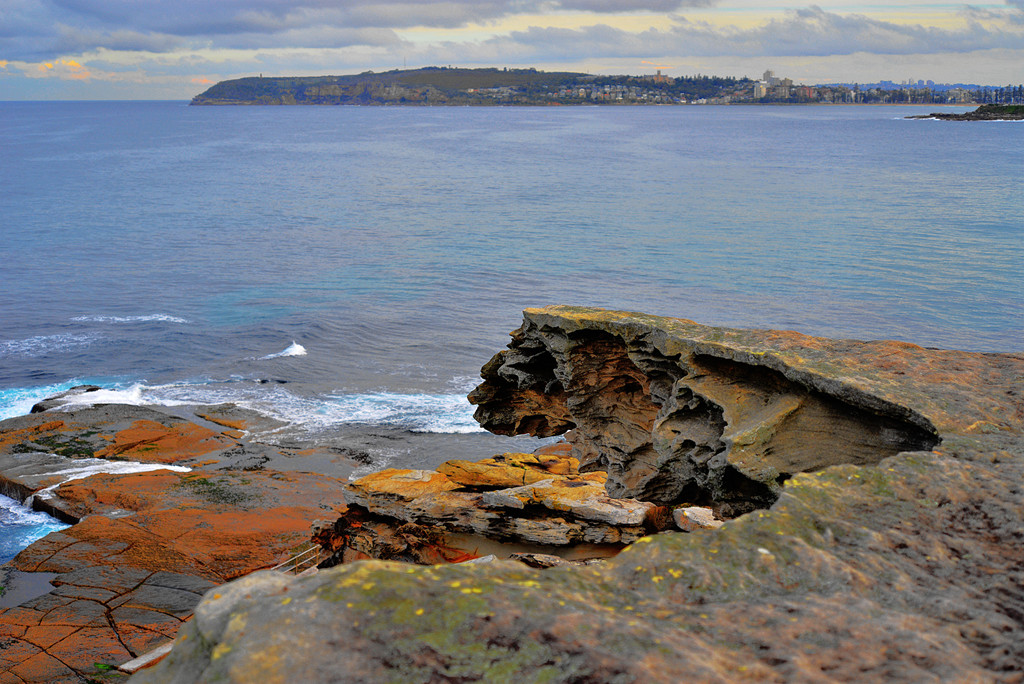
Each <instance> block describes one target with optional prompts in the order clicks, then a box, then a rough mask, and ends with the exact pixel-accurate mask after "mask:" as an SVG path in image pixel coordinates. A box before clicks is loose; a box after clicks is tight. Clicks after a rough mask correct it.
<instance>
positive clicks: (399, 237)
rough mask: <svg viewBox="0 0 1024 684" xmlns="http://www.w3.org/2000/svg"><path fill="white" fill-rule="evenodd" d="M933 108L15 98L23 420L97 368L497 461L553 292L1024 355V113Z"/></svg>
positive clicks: (124, 383) (11, 356)
mask: <svg viewBox="0 0 1024 684" xmlns="http://www.w3.org/2000/svg"><path fill="white" fill-rule="evenodd" d="M922 111H924V112H926V111H930V110H929V109H927V108H926V109H924V110H922V109H917V108H908V107H842V106H836V107H564V108H448V107H440V108H399V107H395V108H390V107H388V108H371V107H266V108H260V107H189V106H187V105H186V103H182V102H22V103H15V102H9V103H0V150H2V158H0V282H2V295H0V418H5V417H10V416H13V415H18V414H20V413H24V412H26V411H27V410H28V408H29V407H30V406H31V405H32V403H33V402H34V401H36V400H38V399H40V398H43V397H45V396H48V395H50V394H53V393H54V392H55V391H59V390H61V389H64V388H67V387H70V386H72V385H74V384H79V383H82V382H91V383H95V384H101V385H103V386H104V387H107V388H109V389H110V390H111V394H110V395H109V396H110V397H111V399H116V400H122V401H129V402H133V403H143V404H144V403H156V404H174V403H217V402H222V401H234V402H236V403H239V404H242V405H244V406H248V407H251V408H255V409H258V410H260V411H262V412H264V413H267V414H269V415H272V416H275V417H277V418H280V419H282V420H285V421H287V422H288V423H289V424H290V425H291V426H292V427H293V428H294V431H298V433H301V434H302V435H303V436H304V437H305V438H309V439H329V440H341V441H344V440H345V439H347V438H348V437H349V436H351V435H356V434H357V435H358V436H359V439H361V440H362V441H363V442H364V443H365V442H366V441H367V440H369V441H370V442H373V444H375V446H374V447H373V449H371V451H372V452H373V454H374V457H375V459H376V460H377V464H378V465H381V466H382V465H384V464H388V463H392V464H405V465H411V464H424V465H430V464H435V463H437V462H439V461H441V460H445V459H446V458H452V457H473V458H480V457H483V456H486V455H489V454H490V453H493V452H494V451H495V450H501V449H502V448H503V447H502V444H504V443H502V442H499V441H495V440H497V438H493V437H491V436H489V435H486V434H483V433H480V432H478V431H477V428H476V425H475V423H474V422H473V420H472V417H471V416H472V408H471V407H470V406H469V405H468V404H467V403H466V402H465V399H464V396H465V394H466V392H467V391H468V390H469V389H470V388H471V387H472V386H473V385H474V384H475V382H476V379H477V373H478V370H479V368H480V366H481V365H482V364H483V363H485V362H486V361H487V360H488V359H489V358H490V356H491V355H492V354H493V353H495V352H496V351H498V350H499V349H500V348H502V347H503V346H504V345H505V344H506V342H507V339H508V338H507V333H508V331H510V330H511V329H513V328H515V327H516V326H517V325H518V323H519V321H520V312H521V310H522V309H523V308H524V307H528V306H540V305H545V304H551V303H566V304H580V305H593V306H603V307H610V308H616V309H626V310H640V311H645V312H649V313H656V314H664V315H669V316H681V317H685V318H692V319H695V320H697V321H699V322H703V323H710V324H717V325H731V326H746V327H764V328H787V329H796V330H799V331H801V332H805V333H810V334H818V335H828V336H834V337H851V338H859V339H879V338H897V339H902V340H908V341H911V342H916V343H918V344H922V345H926V346H938V347H955V348H962V349H970V350H980V351H1009V350H1020V349H1022V347H1024V344H1022V342H1021V340H1022V339H1024V297H1022V292H1024V287H1022V285H1024V282H1022V281H1024V222H1022V221H1021V216H1022V215H1024V192H1022V190H1024V154H1021V152H1022V150H1024V125H1022V124H1020V123H1012V122H996V123H970V124H965V123H953V122H941V121H928V120H907V119H905V118H904V117H905V116H907V115H909V114H917V113H922ZM294 431H293V432H292V433H290V434H292V435H294V434H295V432H294ZM2 515H4V514H3V513H2V512H0V516H2ZM8 517H9V516H8ZM4 534H6V532H5V533H4Z"/></svg>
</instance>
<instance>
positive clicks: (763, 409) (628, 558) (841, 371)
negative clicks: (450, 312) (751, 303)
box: [132, 308, 1024, 684]
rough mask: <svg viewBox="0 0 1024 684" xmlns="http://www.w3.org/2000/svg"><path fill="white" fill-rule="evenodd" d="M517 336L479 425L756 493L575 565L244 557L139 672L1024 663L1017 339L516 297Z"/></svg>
mask: <svg viewBox="0 0 1024 684" xmlns="http://www.w3.org/2000/svg"><path fill="white" fill-rule="evenodd" d="M513 347H514V349H512V350H510V351H509V352H506V353H504V354H503V355H502V356H500V357H499V358H498V359H496V361H495V362H494V363H492V364H490V365H489V367H488V377H487V383H486V385H485V389H484V390H482V391H480V392H477V393H476V395H475V396H476V398H477V400H478V401H479V403H480V404H481V411H482V413H481V416H482V418H483V420H484V421H485V422H486V423H487V424H489V425H493V426H495V427H499V428H501V429H504V430H508V431H521V430H524V429H529V430H531V431H534V432H537V433H548V434H551V433H557V432H561V431H564V430H566V429H570V428H575V430H576V432H577V433H578V434H579V435H580V436H579V437H577V441H576V444H577V445H578V447H577V451H576V453H579V454H580V455H581V456H583V457H584V458H583V459H582V460H583V461H584V462H587V461H588V459H589V462H591V463H596V462H603V463H608V464H610V465H612V466H614V467H615V468H617V469H618V471H617V472H615V473H614V481H615V482H616V483H617V484H616V485H615V486H616V487H621V488H623V489H628V488H637V489H642V490H644V491H652V492H670V491H672V490H673V489H674V488H675V487H677V486H678V482H679V473H681V472H694V473H697V474H698V475H700V476H701V477H702V478H703V479H700V478H698V479H699V487H700V488H702V489H703V491H705V492H707V495H708V498H709V499H713V500H717V501H718V502H719V504H721V503H722V502H731V501H733V500H737V501H742V500H746V499H745V498H744V499H740V498H739V497H735V499H734V498H733V493H734V492H735V487H731V486H729V481H728V479H727V477H726V473H733V474H731V475H729V477H740V476H742V478H745V480H743V481H750V482H753V483H755V484H757V485H758V487H753V486H751V488H752V489H754V493H755V494H756V495H758V496H761V497H763V498H761V499H758V501H759V502H761V503H763V504H764V505H769V506H770V507H769V508H767V509H766V510H754V511H753V512H751V513H748V514H745V515H742V516H739V517H737V518H735V519H732V520H729V521H727V522H726V523H725V524H724V525H723V526H722V527H721V528H720V529H717V530H699V531H696V532H694V533H690V534H683V533H662V534H658V535H654V536H650V537H644V538H642V539H641V540H639V541H638V542H637V543H635V544H633V545H632V546H630V547H629V548H627V549H626V550H625V551H623V552H622V553H621V554H619V555H618V556H616V557H615V558H612V559H609V560H606V561H603V562H601V563H599V564H597V565H592V566H587V567H582V568H579V567H552V568H549V569H544V570H540V569H531V568H527V567H525V566H524V565H523V564H521V563H517V562H510V561H495V562H491V563H480V564H460V565H444V566H437V567H422V566H419V567H416V566H409V565H403V564H398V563H387V562H380V561H367V562H363V563H354V564H350V565H344V566H340V567H337V568H332V569H329V570H324V571H321V572H320V573H319V574H317V575H315V576H313V577H310V578H303V579H289V578H284V577H281V576H278V575H274V574H269V573H257V574H255V575H250V576H248V577H246V578H243V579H242V580H239V581H237V582H234V583H231V584H228V585H226V586H224V587H220V588H218V590H217V593H216V594H214V595H208V596H207V597H206V598H205V599H204V600H203V602H202V603H200V605H199V607H198V608H197V610H196V613H195V618H194V619H193V620H192V621H191V622H189V623H188V624H187V625H186V626H185V627H184V628H183V629H182V630H181V632H180V634H179V637H178V640H177V641H176V643H175V647H174V649H173V650H172V652H171V654H170V655H169V656H168V658H167V659H166V660H165V661H163V662H162V663H161V664H159V665H157V666H156V667H155V668H153V669H151V670H148V671H143V672H140V673H139V674H137V675H136V676H135V677H134V678H133V680H132V681H133V682H135V683H142V684H145V683H146V682H211V681H232V682H250V681H261V682H267V683H268V684H272V683H274V682H294V681H341V682H360V681H377V682H432V681H480V680H484V681H594V682H596V681H600V682H641V681H643V682H680V681H697V682H736V681H766V682H792V681H806V682H819V681H861V682H875V681H907V682H919V681H949V682H953V681H955V682H993V681H995V682H1020V681H1022V680H1024V676H1022V674H1021V673H1022V671H1024V489H1022V487H1021V485H1020V483H1021V482H1022V481H1024V402H1022V400H1021V396H1020V392H1021V389H1022V386H1024V355H1021V354H973V353H965V352H953V351H939V350H928V349H922V348H920V347H916V346H913V345H908V344H903V343H895V342H867V343H862V342H854V341H843V340H824V339H820V338H810V337H806V336H802V335H797V334H795V333H787V332H769V331H738V330H722V329H715V328H707V327H704V326H699V325H697V324H694V323H691V322H688V321H679V320H675V319H660V318H656V317H651V316H643V315H636V314H624V313H617V312H606V311H598V310H583V309H568V308H551V309H545V310H539V311H538V310H530V311H528V312H527V313H526V324H525V325H524V328H523V329H522V330H521V331H519V332H517V333H516V336H515V340H514V342H513ZM598 353H600V354H604V355H606V356H600V355H598ZM556 369H558V372H557V373H555V370H556ZM588 369H589V370H588ZM684 372H685V374H684ZM733 385H734V386H735V387H732V386H733ZM737 390H743V391H742V392H737ZM769 390H770V391H769ZM737 394H738V395H739V396H738V398H737ZM719 402H721V403H719ZM622 406H627V407H632V408H633V409H635V411H626V410H623V408H622ZM791 406H793V407H794V408H791V409H790V408H787V407H791ZM685 407H692V408H685ZM804 411H809V412H810V414H809V415H808V416H801V415H800V414H801V413H802V412H804ZM787 412H788V413H787ZM834 413H837V414H841V416H842V417H845V420H846V422H845V423H841V424H840V427H838V428H833V427H832V426H831V425H829V422H828V421H826V420H825V419H824V418H820V416H821V415H822V414H824V415H826V416H828V415H832V414H834ZM783 414H786V415H788V416H790V417H789V418H782V417H780V416H782V415H783ZM701 415H703V416H705V417H707V419H708V421H709V423H710V427H707V428H705V429H706V430H707V432H706V433H705V435H704V436H702V437H701V438H700V439H699V440H698V439H694V438H692V437H687V436H686V434H693V433H695V432H697V431H698V429H699V425H698V423H699V421H698V420H697V417H698V416H701ZM752 416H758V417H760V416H764V418H763V420H762V419H759V418H755V417H752ZM791 421H797V422H796V425H797V426H799V425H805V426H806V425H810V427H809V428H801V429H799V430H797V429H796V428H795V426H794V425H793V423H792V422H791ZM800 421H803V422H800ZM758 424H763V425H765V429H764V430H763V436H760V437H756V433H758V432H759V431H758V430H757V429H756V426H757V425H758ZM657 425H661V426H662V427H664V429H663V430H660V431H659V429H657V427H656V426H657ZM677 427H678V428H679V430H680V432H679V434H678V436H675V435H674V433H673V431H674V430H675V429H676V428H677ZM684 428H685V430H684ZM837 431H838V432H837ZM865 433H866V434H865ZM751 434H754V435H755V437H756V439H755V438H754V437H750V438H745V437H743V435H751ZM802 435H803V437H802ZM844 435H847V436H849V437H850V438H851V439H852V442H853V443H852V444H847V443H846V440H845V439H844V438H843V437H844ZM687 439H688V440H690V441H692V442H693V443H694V444H693V445H692V446H686V447H683V446H682V442H683V441H685V440H687ZM776 440H778V441H776ZM719 442H721V443H722V444H721V445H719ZM919 442H923V443H924V445H923V448H918V447H915V446H914V445H915V444H917V443H919ZM808 443H810V444H812V445H813V448H807V444H808ZM759 444H760V445H764V446H763V448H762V447H760V446H758V445H759ZM616 445H619V447H618V450H616ZM782 445H795V448H797V449H798V451H799V455H798V456H797V457H792V456H790V455H789V454H788V453H787V452H786V451H785V450H784V449H782V448H781V447H782ZM733 447H736V448H737V452H739V453H742V457H741V458H739V459H735V458H734V459H733V460H731V461H730V458H731V457H732V451H731V449H732V448H733ZM768 447H774V448H772V449H770V450H769V449H768ZM801 447H802V449H801ZM701 449H704V450H705V451H710V452H711V456H715V457H718V459H719V461H724V463H722V464H719V463H718V462H717V461H716V462H715V463H713V464H712V465H711V466H708V467H706V468H703V471H702V469H701V467H698V466H700V458H699V454H698V452H700V450H701ZM711 456H709V459H708V460H711ZM632 463H636V464H638V466H637V467H638V468H639V469H640V472H641V475H640V476H638V477H633V476H632V475H631V471H630V470H629V469H628V468H627V466H628V465H629V464H632ZM766 464H767V465H766ZM770 468H774V469H775V470H777V471H778V473H779V474H780V475H781V474H783V473H789V474H791V477H789V479H784V480H783V481H782V482H779V478H777V477H772V478H762V479H758V478H759V477H762V475H761V474H763V473H765V472H767V471H768V470H769V469H770ZM730 469H731V470H730ZM702 472H703V475H701V473H702ZM716 472H720V473H721V474H720V475H716ZM716 477H717V478H719V479H718V480H717V481H715V478H716ZM659 479H660V481H661V482H663V483H664V484H663V485H661V484H658V481H659ZM612 481H613V479H612V478H610V479H609V482H610V483H611V482H612ZM652 483H653V484H652ZM683 487H684V489H685V485H683ZM765 492H767V494H766V493H765ZM769 494H770V496H769ZM673 496H674V495H673ZM716 496H717V499H716ZM669 498H672V497H669ZM769 499H770V500H769Z"/></svg>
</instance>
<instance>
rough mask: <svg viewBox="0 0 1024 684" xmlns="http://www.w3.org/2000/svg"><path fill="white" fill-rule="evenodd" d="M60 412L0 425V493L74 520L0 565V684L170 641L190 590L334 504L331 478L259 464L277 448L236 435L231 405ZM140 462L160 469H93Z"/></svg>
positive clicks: (91, 674)
mask: <svg viewBox="0 0 1024 684" xmlns="http://www.w3.org/2000/svg"><path fill="white" fill-rule="evenodd" d="M71 396H74V395H71ZM62 406H63V402H62V401H61V400H59V399H58V400H55V401H48V402H45V403H42V404H41V405H39V406H38V407H37V410H36V412H35V413H33V414H32V415H30V416H24V417H21V418H15V419H11V420H8V421H4V422H3V423H0V487H2V491H4V492H5V493H8V494H9V495H12V496H15V497H17V498H19V499H24V498H26V497H27V496H34V497H35V498H36V508H37V509H41V510H46V511H48V512H50V513H52V514H54V515H57V516H59V517H61V518H62V519H64V520H65V521H68V522H72V523H75V524H74V525H73V526H72V527H70V528H68V529H66V530H64V531H62V532H54V533H51V534H49V535H47V536H46V537H44V538H43V539H41V540H39V541H37V542H36V543H34V544H32V545H31V546H29V547H28V548H27V549H25V550H24V551H22V552H21V553H19V554H18V555H17V556H16V557H15V558H14V559H13V560H12V561H11V562H10V563H9V564H8V565H7V566H6V567H5V568H4V570H5V573H6V580H7V581H9V582H10V583H11V584H12V585H17V586H18V587H19V588H20V594H19V595H18V597H17V598H18V603H17V604H12V603H8V602H3V599H2V598H0V671H2V672H3V673H4V674H2V675H0V682H8V681H11V682H76V683H77V682H81V681H83V680H89V679H93V680H96V679H98V678H100V677H103V676H105V675H106V674H109V672H108V670H109V668H111V667H114V666H117V665H120V664H122V663H125V662H126V661H128V660H130V659H132V658H134V657H135V656H137V655H140V654H142V653H145V652H147V651H149V650H150V649H152V648H154V647H156V646H159V645H161V644H164V643H169V642H170V640H171V639H173V638H174V636H175V635H176V633H177V631H178V628H179V627H180V625H181V624H182V623H183V621H185V620H187V619H189V618H190V617H191V614H192V609H193V608H194V606H195V605H196V603H197V602H198V601H199V599H200V598H201V596H202V594H203V592H205V591H207V590H208V589H210V588H211V587H214V586H216V585H218V584H221V583H223V582H225V581H228V580H231V579H235V578H238V577H241V576H243V575H245V574H247V573H249V572H251V571H253V570H257V569H259V568H267V567H270V566H273V565H275V564H276V563H279V562H281V561H283V560H285V559H286V558H288V556H289V554H290V553H291V551H292V549H294V548H295V547H296V546H297V545H299V544H301V543H303V542H305V541H306V540H308V537H309V532H310V524H311V522H312V521H314V520H315V519H317V518H321V517H324V518H329V519H333V518H334V517H336V515H337V512H338V510H339V508H340V507H341V503H342V501H343V498H342V497H343V494H342V491H343V490H342V488H343V484H344V483H343V481H341V480H337V479H334V478H330V477H325V476H322V475H314V474H308V473H295V472H280V471H275V470H269V469H266V468H263V467H262V464H263V463H265V462H270V460H271V457H275V458H277V459H278V460H279V461H280V460H286V459H287V458H288V457H289V456H288V454H282V453H276V454H275V453H274V449H273V448H271V447H268V446H266V445H259V444H254V443H251V442H248V441H245V440H244V439H242V436H243V434H244V432H243V431H244V430H245V428H246V427H248V425H247V423H245V422H244V421H241V420H240V419H239V418H238V416H237V415H235V414H236V412H234V411H232V410H231V409H230V407H224V406H222V407H212V408H209V409H207V410H205V414H206V417H205V418H199V419H196V420H188V419H186V418H183V417H181V416H174V415H170V414H166V413H163V412H160V411H156V410H152V409H147V408H143V407H134V406H116V405H105V406H96V407H90V408H79V409H75V410H71V411H61V410H59V409H60V408H61V407H62ZM200 423H204V424H200ZM205 423H208V424H209V425H207V424H205ZM211 425H212V427H211ZM214 428H219V429H214ZM225 428H226V429H225ZM140 465H142V466H147V465H151V466H153V467H155V468H159V469H156V470H151V471H149V472H120V473H101V472H98V471H99V470H102V469H103V468H111V469H126V470H131V469H132V468H138V467H139V466H140ZM164 466H173V467H175V468H178V470H177V471H172V470H167V469H163V467H164ZM74 476H78V477H79V479H73V480H70V481H67V482H64V483H63V484H62V481H63V480H65V479H67V478H68V477H74ZM24 587H29V588H34V591H28V592H27V593H26V591H25V589H24Z"/></svg>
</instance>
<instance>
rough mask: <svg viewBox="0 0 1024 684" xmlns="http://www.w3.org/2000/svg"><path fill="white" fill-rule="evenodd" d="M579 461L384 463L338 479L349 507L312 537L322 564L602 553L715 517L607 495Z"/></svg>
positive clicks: (550, 456)
mask: <svg viewBox="0 0 1024 684" xmlns="http://www.w3.org/2000/svg"><path fill="white" fill-rule="evenodd" d="M556 451H561V449H556ZM578 466H579V461H577V460H576V459H575V458H573V457H571V456H568V455H565V454H559V453H551V452H544V453H540V454H500V455H498V456H495V457H494V458H488V459H484V460H482V461H479V462H470V461H460V460H455V461H447V462H445V463H443V464H442V465H441V466H439V467H438V469H437V470H436V471H433V470H396V469H388V470H383V471H380V472H377V473H373V474H370V475H367V476H365V477H362V478H360V479H358V480H356V481H355V482H352V483H350V484H349V485H348V486H347V487H346V500H347V501H348V502H349V508H348V510H347V511H346V512H345V514H343V515H342V516H341V518H339V519H338V521H337V522H335V524H334V526H333V527H332V528H331V529H329V530H324V531H322V532H321V533H319V534H318V535H317V542H318V543H320V544H321V545H322V546H323V547H324V548H326V549H328V550H329V551H330V552H332V556H333V557H332V559H331V561H329V562H328V565H334V564H337V563H342V562H351V561H353V560H360V559H366V558H377V559H384V560H403V561H408V562H415V563H424V564H432V563H438V562H458V561H463V560H467V559H469V558H475V557H479V556H482V555H485V554H493V555H495V556H496V557H501V558H508V557H511V556H513V555H515V554H517V553H519V554H522V553H531V554H538V553H540V554H544V555H556V556H567V557H572V558H588V557H590V558H603V557H608V556H611V555H614V554H615V553H617V552H618V551H619V550H620V549H621V548H622V547H623V546H624V545H626V544H629V543H632V542H635V541H636V540H638V539H640V538H641V537H643V536H644V535H646V534H648V533H651V532H656V531H658V530H662V529H665V528H667V527H669V526H671V525H673V524H675V523H676V522H677V521H678V525H679V527H680V529H685V530H695V529H702V528H706V527H715V526H717V525H718V524H721V521H718V520H715V519H714V518H713V515H712V512H711V511H710V509H706V508H699V507H693V508H690V509H680V510H679V511H678V512H677V517H676V519H675V520H674V519H673V512H672V511H671V510H667V509H664V507H660V506H656V505H654V504H652V503H648V502H645V501H637V500H635V499H613V498H611V497H610V496H608V493H607V491H606V489H605V483H606V480H607V475H606V474H605V473H602V472H591V473H582V474H581V473H580V472H579V471H578ZM527 548H529V549H530V551H529V552H526V551H524V549H527Z"/></svg>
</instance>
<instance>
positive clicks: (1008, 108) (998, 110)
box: [907, 104, 1024, 121]
mask: <svg viewBox="0 0 1024 684" xmlns="http://www.w3.org/2000/svg"><path fill="white" fill-rule="evenodd" d="M907 118H908V119H939V120H940V121H1021V120H1024V105H999V104H987V105H981V106H980V107H978V108H977V109H975V110H972V111H970V112H963V113H961V114H950V113H949V112H932V113H931V114H918V115H916V116H908V117H907Z"/></svg>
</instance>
